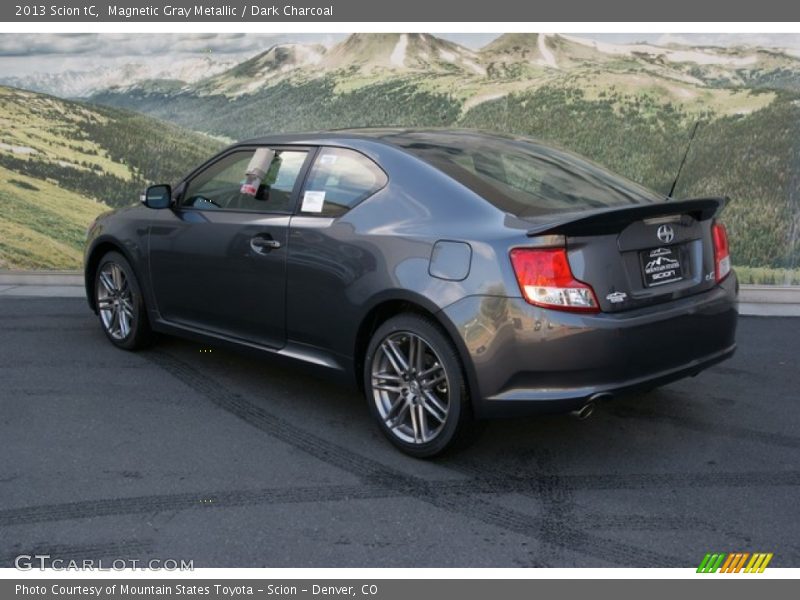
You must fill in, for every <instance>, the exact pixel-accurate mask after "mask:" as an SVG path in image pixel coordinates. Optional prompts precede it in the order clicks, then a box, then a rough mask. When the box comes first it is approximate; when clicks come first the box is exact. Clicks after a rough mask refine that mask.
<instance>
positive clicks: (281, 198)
mask: <svg viewBox="0 0 800 600" xmlns="http://www.w3.org/2000/svg"><path fill="white" fill-rule="evenodd" d="M263 152H264V151H263V150H262V154H260V155H259V156H267V159H269V158H271V161H268V162H269V164H263V165H260V167H261V169H260V170H259V172H258V173H257V175H258V176H257V177H256V178H253V176H252V175H251V176H250V177H248V171H249V170H252V166H253V165H252V161H253V157H254V156H255V155H256V153H257V151H256V150H255V149H250V150H240V151H236V152H232V153H231V154H229V155H227V156H225V157H224V158H222V159H220V160H218V161H217V162H215V163H214V164H212V165H210V166H209V167H208V168H207V169H206V170H205V171H203V172H201V173H200V174H198V175H196V176H195V177H194V179H192V180H191V181H190V182H189V184H188V186H187V187H186V191H185V193H184V194H183V199H182V200H181V206H186V207H191V208H201V209H205V210H219V209H227V210H244V211H256V212H276V213H287V212H291V210H292V203H291V200H292V190H293V189H294V185H295V182H296V181H297V177H298V175H299V174H300V170H301V169H302V167H303V163H304V162H305V160H306V154H307V153H306V151H305V150H275V151H274V155H273V154H272V151H269V154H266V155H265V154H263ZM253 183H255V184H256V185H250V186H249V184H253ZM248 186H249V187H248ZM248 190H249V193H245V192H246V191H248Z"/></svg>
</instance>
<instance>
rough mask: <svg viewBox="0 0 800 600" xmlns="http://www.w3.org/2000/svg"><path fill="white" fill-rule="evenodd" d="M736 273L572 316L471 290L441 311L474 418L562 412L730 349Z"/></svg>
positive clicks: (683, 372) (665, 377)
mask: <svg viewBox="0 0 800 600" xmlns="http://www.w3.org/2000/svg"><path fill="white" fill-rule="evenodd" d="M736 294H737V283H736V277H735V275H732V276H731V277H728V278H727V279H726V280H725V281H724V282H723V283H722V284H721V285H719V286H717V287H715V288H714V289H713V290H710V291H708V292H705V293H702V294H697V295H695V296H691V297H688V298H683V299H680V300H675V301H672V302H669V303H665V304H661V305H658V306H652V307H648V308H644V309H640V310H634V311H627V312H625V313H616V314H599V315H580V314H572V313H564V312H558V311H552V310H547V309H541V308H538V307H535V306H531V305H530V304H528V303H527V302H525V301H524V300H523V299H522V298H505V297H491V296H480V297H478V296H473V297H469V298H464V299H463V300H461V301H459V302H457V303H455V304H453V305H451V306H449V307H447V308H446V309H444V311H443V313H444V316H446V318H447V319H449V320H450V322H451V324H452V326H453V328H454V329H455V330H456V331H457V332H458V336H459V338H460V339H459V346H461V348H462V353H463V354H465V356H466V358H467V360H466V361H465V362H467V363H468V364H467V365H466V367H467V371H468V377H469V379H470V384H471V389H472V391H473V394H472V397H473V402H474V410H475V413H476V415H477V416H479V417H504V416H514V415H525V414H537V413H549V412H566V411H570V410H574V409H576V408H579V407H580V406H582V405H583V404H584V403H585V402H586V401H587V400H589V399H590V398H592V397H593V396H597V395H598V394H599V395H606V394H611V395H616V394H621V393H625V392H630V391H635V390H638V389H646V388H651V387H656V386H659V385H663V384H665V383H669V382H670V381H674V380H676V379H680V378H683V377H686V376H689V375H696V374H697V373H699V372H700V371H702V370H703V369H706V368H708V367H710V366H712V365H714V364H716V363H718V362H720V361H723V360H725V359H727V358H729V357H730V356H732V355H733V353H734V351H735V349H736V342H735V333H736V321H737V316H738V315H737V301H736Z"/></svg>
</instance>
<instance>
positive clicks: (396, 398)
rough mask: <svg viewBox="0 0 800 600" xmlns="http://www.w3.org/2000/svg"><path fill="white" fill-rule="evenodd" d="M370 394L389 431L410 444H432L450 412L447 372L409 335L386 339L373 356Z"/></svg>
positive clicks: (425, 345)
mask: <svg viewBox="0 0 800 600" xmlns="http://www.w3.org/2000/svg"><path fill="white" fill-rule="evenodd" d="M371 382H372V394H373V399H374V402H375V405H376V407H377V409H378V414H379V415H380V418H381V419H382V420H383V422H384V423H385V424H386V427H387V428H388V429H389V431H391V432H392V434H393V435H394V436H396V437H397V438H398V439H400V440H402V441H404V442H407V443H410V444H425V443H428V442H430V441H432V440H434V439H435V438H436V437H437V436H438V435H439V433H441V431H442V429H443V428H444V426H445V423H446V421H447V416H448V414H449V411H450V385H449V381H448V377H447V371H446V369H445V368H444V366H443V363H442V361H441V359H440V358H439V356H438V355H437V354H436V352H435V351H434V350H433V348H432V347H431V345H430V344H428V342H426V341H425V340H424V339H423V338H422V337H420V336H418V335H416V334H413V333H410V332H405V331H403V332H396V333H393V334H391V335H388V336H386V337H385V338H384V339H383V341H382V342H381V344H380V346H379V347H378V350H377V351H376V352H375V355H374V358H373V360H372V370H371Z"/></svg>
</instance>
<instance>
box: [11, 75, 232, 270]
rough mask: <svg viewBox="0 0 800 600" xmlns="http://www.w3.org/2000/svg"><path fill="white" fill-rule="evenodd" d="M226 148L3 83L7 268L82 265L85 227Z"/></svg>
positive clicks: (122, 114)
mask: <svg viewBox="0 0 800 600" xmlns="http://www.w3.org/2000/svg"><path fill="white" fill-rule="evenodd" d="M220 146H221V144H220V142H217V141H215V140H213V139H211V138H209V137H207V136H204V135H200V134H196V133H191V132H187V131H185V130H182V129H180V128H179V127H177V126H175V125H172V124H167V123H163V122H160V121H157V120H155V119H153V118H151V117H146V116H143V115H139V114H135V113H131V112H129V111H125V110H121V109H117V108H108V107H99V106H95V105H91V104H86V103H80V102H70V101H65V100H61V99H58V98H54V97H52V96H47V95H44V94H37V93H33V92H27V91H23V90H17V89H14V88H7V87H0V206H1V207H2V211H0V268H58V269H64V268H76V267H78V266H79V265H80V259H81V248H82V244H83V240H84V236H85V231H86V228H87V226H88V225H89V223H90V222H91V221H92V219H93V218H94V217H95V216H96V215H98V214H99V213H101V212H104V211H107V210H109V207H117V206H126V205H129V204H132V203H133V202H136V201H137V200H138V197H139V193H140V192H141V190H142V189H143V188H144V187H145V186H146V185H147V183H149V182H155V181H174V180H175V179H177V178H179V177H180V176H181V175H183V174H185V172H186V171H187V170H188V169H189V168H191V167H192V166H193V165H195V164H197V163H198V162H199V161H201V160H203V159H204V158H206V157H207V156H208V155H209V154H210V153H212V152H213V151H215V150H216V149H217V148H219V147H220Z"/></svg>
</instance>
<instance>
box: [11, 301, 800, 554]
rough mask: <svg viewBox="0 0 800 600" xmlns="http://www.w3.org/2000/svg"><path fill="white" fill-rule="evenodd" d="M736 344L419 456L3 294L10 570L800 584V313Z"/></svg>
mask: <svg viewBox="0 0 800 600" xmlns="http://www.w3.org/2000/svg"><path fill="white" fill-rule="evenodd" d="M739 327H740V328H739V335H738V340H739V351H738V353H737V354H736V356H735V357H734V358H733V359H732V360H730V361H728V362H726V363H723V364H722V365H719V366H717V367H714V368H713V369H711V370H709V371H707V372H705V373H703V374H701V375H700V376H698V377H696V378H694V379H688V380H684V381H681V382H678V383H674V384H672V385H670V386H668V387H666V388H662V389H660V390H656V391H654V392H651V393H649V394H646V395H641V396H633V397H628V398H622V399H617V400H615V401H612V402H610V403H607V404H603V405H601V406H600V407H599V408H598V409H597V410H596V411H595V414H594V416H593V417H591V418H590V419H588V420H586V421H576V420H574V419H572V418H570V417H567V416H554V417H543V418H533V419H531V418H529V419H519V420H509V421H497V422H492V423H490V424H489V425H488V426H487V427H486V429H485V431H484V433H483V435H482V436H481V437H480V438H479V439H478V441H477V443H475V444H474V445H473V446H471V447H470V448H468V449H467V450H465V451H462V452H460V453H458V454H455V455H451V456H447V457H445V458H442V459H438V460H434V461H419V460H414V459H411V458H408V457H405V456H403V455H401V454H400V453H398V452H397V451H396V450H394V449H393V448H392V447H391V446H390V445H389V444H388V443H387V442H386V441H385V440H384V439H383V437H382V436H381V435H380V433H379V432H378V430H377V428H376V427H375V426H374V425H373V423H372V422H371V420H370V418H369V415H368V413H367V408H366V404H365V401H364V399H363V398H362V397H361V396H360V395H359V394H358V392H356V391H355V390H352V389H349V388H347V387H343V386H341V385H339V384H335V383H333V382H331V381H329V380H327V379H326V378H324V377H322V376H320V374H318V373H315V372H313V371H308V370H307V369H305V368H302V367H297V366H294V365H292V364H287V363H286V362H285V361H280V362H276V361H274V360H270V359H259V358H255V357H252V356H249V355H241V354H237V353H235V352H231V351H229V350H223V349H220V348H215V347H210V346H205V345H202V344H196V343H191V342H186V341H181V340H176V339H172V338H162V339H161V341H160V342H159V343H158V344H157V345H155V346H154V347H153V348H152V349H150V350H147V351H144V352H139V353H128V352H125V351H121V350H117V349H115V348H113V347H112V346H111V345H110V344H109V343H108V342H107V341H106V339H105V337H104V335H103V334H102V332H101V330H100V327H99V325H98V323H97V322H96V317H95V316H94V315H93V314H92V313H91V312H90V311H89V309H88V308H87V306H86V303H85V301H84V300H82V299H78V298H25V297H3V298H0V566H12V565H13V561H14V557H16V556H17V555H19V554H36V553H39V554H42V553H44V554H50V555H51V557H53V558H62V559H65V560H70V559H74V560H83V559H95V560H96V559H102V560H104V561H111V560H115V559H127V560H131V559H136V560H147V559H152V558H156V559H161V560H164V559H177V560H181V559H182V560H192V561H194V566H195V567H264V566H267V567H340V566H350V567H571V566H578V567H586V566H597V567H623V566H625V567H654V566H665V567H675V566H681V567H690V566H697V564H698V563H699V562H700V560H701V559H702V557H703V555H704V554H705V553H707V552H737V551H745V552H773V553H774V554H775V556H774V558H773V561H772V563H771V566H776V567H778V566H784V567H798V566H800V519H798V518H797V517H798V514H800V513H798V498H800V368H799V367H800V360H798V354H800V352H799V351H800V319H792V318H763V317H743V318H742V319H741V320H740V325H739ZM690 343H691V340H687V344H690Z"/></svg>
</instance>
